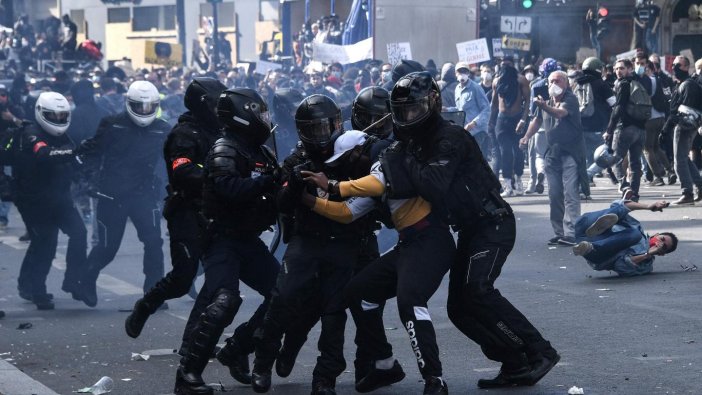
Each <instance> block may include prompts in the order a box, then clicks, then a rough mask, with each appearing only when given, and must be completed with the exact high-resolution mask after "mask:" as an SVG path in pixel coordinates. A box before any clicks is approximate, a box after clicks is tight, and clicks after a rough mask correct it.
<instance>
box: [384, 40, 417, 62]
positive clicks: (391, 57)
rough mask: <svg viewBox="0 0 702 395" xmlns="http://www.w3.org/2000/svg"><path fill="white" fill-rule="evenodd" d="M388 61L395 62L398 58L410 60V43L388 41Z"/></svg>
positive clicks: (398, 60)
mask: <svg viewBox="0 0 702 395" xmlns="http://www.w3.org/2000/svg"><path fill="white" fill-rule="evenodd" d="M387 47H388V57H387V59H388V63H390V64H397V63H399V62H400V60H402V59H405V60H412V47H411V46H410V43H388V45H387Z"/></svg>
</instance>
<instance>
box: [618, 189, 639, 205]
mask: <svg viewBox="0 0 702 395" xmlns="http://www.w3.org/2000/svg"><path fill="white" fill-rule="evenodd" d="M622 199H623V200H631V201H632V202H638V201H639V195H638V194H637V193H636V192H634V190H633V189H631V188H624V190H623V191H622Z"/></svg>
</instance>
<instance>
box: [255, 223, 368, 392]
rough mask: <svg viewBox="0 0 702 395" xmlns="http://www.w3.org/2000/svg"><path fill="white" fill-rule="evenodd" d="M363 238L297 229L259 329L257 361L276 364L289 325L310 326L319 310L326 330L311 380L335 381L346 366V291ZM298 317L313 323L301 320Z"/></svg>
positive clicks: (323, 328)
mask: <svg viewBox="0 0 702 395" xmlns="http://www.w3.org/2000/svg"><path fill="white" fill-rule="evenodd" d="M361 244H362V242H361V240H360V238H358V237H356V238H354V237H353V236H349V237H345V238H335V239H330V238H324V237H317V236H308V235H305V236H303V235H296V236H293V237H292V238H291V240H290V242H289V243H288V248H287V250H286V252H285V255H284V256H283V265H282V267H281V270H280V274H279V276H278V282H277V284H276V287H275V290H274V293H273V299H272V300H271V305H270V307H269V309H268V313H267V314H266V318H265V322H264V326H263V330H262V332H260V333H259V334H257V335H256V336H257V342H258V344H257V348H256V365H257V366H258V365H259V364H260V363H263V364H265V365H268V364H271V365H272V361H273V360H274V359H275V356H276V354H277V352H278V349H279V348H280V341H281V339H282V337H283V334H284V333H285V332H287V331H288V329H289V328H293V327H297V328H301V327H302V328H304V327H310V326H311V325H310V324H309V323H311V322H312V321H313V320H312V319H311V318H310V317H311V312H317V313H318V314H320V315H321V321H322V332H321V334H320V336H319V341H318V344H317V347H318V349H319V352H320V355H319V356H318V357H317V364H316V366H315V368H314V371H313V372H312V381H313V383H314V382H316V381H317V380H319V379H326V380H331V381H333V380H335V379H336V378H337V377H338V376H339V375H340V374H341V373H343V371H344V369H345V368H346V361H345V359H344V329H345V326H346V306H345V304H344V300H343V292H342V291H343V289H344V287H345V286H346V284H347V283H348V282H349V280H350V279H351V277H352V276H353V271H354V267H355V265H356V263H357V262H358V259H359V255H360V253H361V249H362V246H361ZM315 297H316V298H315ZM320 315H318V317H319V316H320ZM299 320H303V322H307V323H308V324H304V323H296V321H297V322H300V321H299ZM314 321H316V317H315V319H314Z"/></svg>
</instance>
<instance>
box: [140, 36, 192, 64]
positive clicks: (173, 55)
mask: <svg viewBox="0 0 702 395" xmlns="http://www.w3.org/2000/svg"><path fill="white" fill-rule="evenodd" d="M144 62H145V63H152V64H161V65H164V66H168V67H173V66H181V65H182V64H183V47H182V46H181V45H180V44H171V43H167V42H163V41H151V40H147V41H146V42H145V45H144Z"/></svg>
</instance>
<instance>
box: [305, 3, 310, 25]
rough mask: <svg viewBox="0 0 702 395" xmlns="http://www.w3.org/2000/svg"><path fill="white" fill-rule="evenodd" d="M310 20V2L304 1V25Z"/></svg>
mask: <svg viewBox="0 0 702 395" xmlns="http://www.w3.org/2000/svg"><path fill="white" fill-rule="evenodd" d="M309 20H310V0H305V23H307V21H309Z"/></svg>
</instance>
